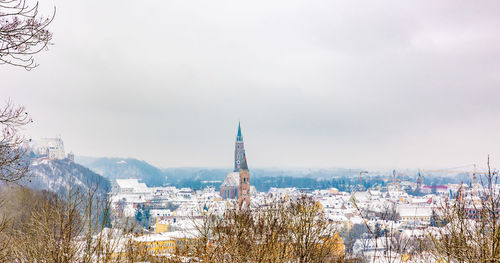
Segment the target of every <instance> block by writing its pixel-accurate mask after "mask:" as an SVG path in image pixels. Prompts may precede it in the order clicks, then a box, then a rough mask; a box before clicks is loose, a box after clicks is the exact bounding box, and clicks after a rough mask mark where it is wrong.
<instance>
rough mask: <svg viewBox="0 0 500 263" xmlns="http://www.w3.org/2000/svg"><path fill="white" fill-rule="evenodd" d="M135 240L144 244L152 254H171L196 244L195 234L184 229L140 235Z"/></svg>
mask: <svg viewBox="0 0 500 263" xmlns="http://www.w3.org/2000/svg"><path fill="white" fill-rule="evenodd" d="M135 241H136V242H139V243H141V244H144V245H145V246H146V249H147V252H148V254H152V255H162V254H169V253H173V252H175V251H176V250H177V249H184V248H187V247H190V246H194V245H195V244H196V243H195V242H196V238H195V236H194V235H193V234H189V233H186V232H184V231H172V232H163V233H158V234H151V235H144V236H139V237H137V238H135Z"/></svg>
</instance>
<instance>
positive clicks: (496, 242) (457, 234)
mask: <svg viewBox="0 0 500 263" xmlns="http://www.w3.org/2000/svg"><path fill="white" fill-rule="evenodd" d="M498 180H499V176H498V171H496V170H492V169H491V168H490V160H489V157H488V172H487V173H486V175H485V176H481V177H480V182H481V186H482V187H481V189H479V191H478V192H477V193H474V192H475V191H474V192H472V193H470V194H469V195H467V193H465V192H464V191H463V189H462V188H460V190H459V193H458V195H457V198H456V199H455V200H447V201H446V202H445V203H444V204H443V205H442V207H441V208H440V211H439V212H438V214H437V219H438V220H439V221H440V222H441V224H442V225H444V226H443V227H441V228H438V229H435V230H434V231H429V233H428V240H429V244H428V250H429V252H430V253H431V254H432V255H433V256H434V257H435V259H436V260H442V261H446V262H500V193H499V190H500V188H499V187H498V186H499V185H498V183H499V181H498Z"/></svg>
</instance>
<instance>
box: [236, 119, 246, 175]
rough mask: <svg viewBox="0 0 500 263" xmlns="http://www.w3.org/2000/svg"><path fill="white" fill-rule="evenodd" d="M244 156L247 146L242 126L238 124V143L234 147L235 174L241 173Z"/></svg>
mask: <svg viewBox="0 0 500 263" xmlns="http://www.w3.org/2000/svg"><path fill="white" fill-rule="evenodd" d="M244 155H245V146H244V145H243V136H242V135H241V125H240V123H239V122H238V135H236V143H235V145H234V172H239V171H240V168H241V162H242V160H243V156H244Z"/></svg>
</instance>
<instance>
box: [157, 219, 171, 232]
mask: <svg viewBox="0 0 500 263" xmlns="http://www.w3.org/2000/svg"><path fill="white" fill-rule="evenodd" d="M169 227H170V225H169V224H168V223H166V222H162V221H158V218H156V227H155V233H157V234H159V233H163V232H167V231H168V229H169Z"/></svg>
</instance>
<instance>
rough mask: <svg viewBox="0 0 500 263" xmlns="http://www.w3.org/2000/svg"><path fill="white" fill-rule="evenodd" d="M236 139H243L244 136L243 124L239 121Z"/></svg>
mask: <svg viewBox="0 0 500 263" xmlns="http://www.w3.org/2000/svg"><path fill="white" fill-rule="evenodd" d="M236 141H243V136H241V125H240V122H239V121H238V135H237V136H236Z"/></svg>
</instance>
